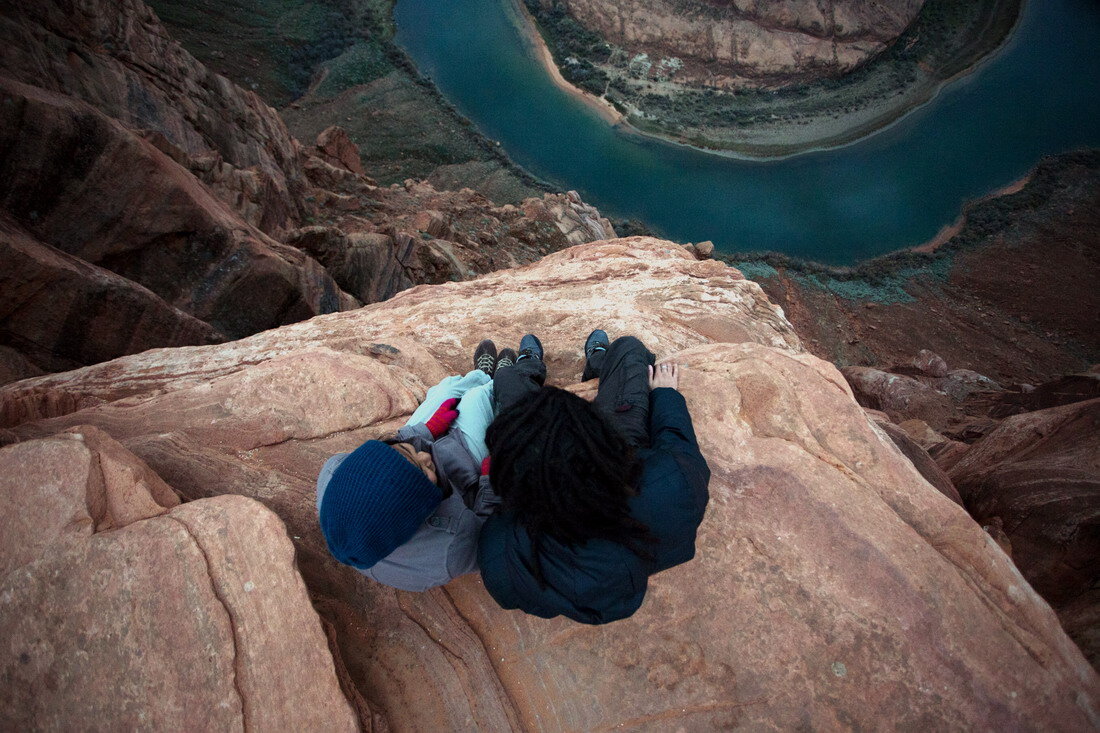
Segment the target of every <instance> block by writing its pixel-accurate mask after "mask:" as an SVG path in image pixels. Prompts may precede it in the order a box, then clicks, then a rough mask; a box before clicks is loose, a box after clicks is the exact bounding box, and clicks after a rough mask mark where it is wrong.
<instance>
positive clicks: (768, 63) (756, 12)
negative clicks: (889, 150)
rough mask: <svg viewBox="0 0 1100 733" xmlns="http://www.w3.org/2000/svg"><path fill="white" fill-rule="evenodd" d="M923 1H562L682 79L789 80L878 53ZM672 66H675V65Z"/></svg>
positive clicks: (836, 70) (832, 72) (841, 69)
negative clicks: (667, 61)
mask: <svg viewBox="0 0 1100 733" xmlns="http://www.w3.org/2000/svg"><path fill="white" fill-rule="evenodd" d="M923 4H924V2H923V0H904V1H903V2H893V3H877V2H866V1H865V0H830V1H829V2H810V1H809V0H785V1H784V2H779V3H775V2H759V1H758V0H644V2H625V1H623V0H565V1H564V2H563V3H562V5H563V6H564V8H565V9H566V10H567V11H568V12H569V13H570V14H571V15H572V16H573V17H574V18H576V19H577V20H579V21H580V22H581V23H582V24H584V25H585V26H586V27H588V28H590V29H592V30H594V31H596V32H597V33H599V34H600V35H601V36H603V37H604V38H606V39H608V40H609V41H611V42H612V43H614V44H616V45H618V46H622V47H624V48H625V49H627V51H628V52H629V53H631V54H638V53H645V54H647V55H648V56H649V57H650V61H652V63H654V64H657V63H659V62H660V61H661V59H662V58H675V59H677V60H678V62H679V63H680V64H682V68H683V71H681V72H679V73H678V79H680V80H681V81H687V80H691V81H695V82H708V83H710V84H712V85H718V86H725V83H724V82H725V80H728V79H736V78H743V79H775V78H780V77H782V78H784V79H786V80H788V81H789V80H794V79H798V78H815V77H819V76H836V75H839V74H843V73H845V72H847V71H850V70H851V69H853V68H855V67H856V66H858V65H860V64H862V63H864V62H866V61H867V60H868V59H870V58H873V57H874V56H875V55H877V54H878V53H880V52H881V51H882V50H883V49H884V48H886V46H887V45H888V44H889V43H891V42H892V41H893V40H894V39H895V38H897V36H898V35H900V34H901V32H902V31H904V30H905V28H906V27H907V26H908V25H909V24H910V23H911V22H912V20H913V18H915V17H916V15H917V12H919V11H920V9H921V6H922V5H923ZM677 68H678V69H679V68H681V67H677Z"/></svg>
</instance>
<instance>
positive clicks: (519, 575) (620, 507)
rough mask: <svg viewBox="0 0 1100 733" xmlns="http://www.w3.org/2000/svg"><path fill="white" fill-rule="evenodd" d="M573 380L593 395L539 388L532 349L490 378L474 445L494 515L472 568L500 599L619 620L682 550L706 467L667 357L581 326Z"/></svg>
mask: <svg viewBox="0 0 1100 733" xmlns="http://www.w3.org/2000/svg"><path fill="white" fill-rule="evenodd" d="M584 353H585V356H586V360H587V361H586V364H585V369H584V374H583V375H582V379H583V380H589V379H592V378H593V377H599V378H600V385H599V389H598V392H597V395H596V398H595V400H594V401H593V402H591V403H590V402H588V401H587V400H584V399H582V398H581V397H578V396H577V395H574V394H572V393H571V392H567V391H565V390H562V389H557V388H555V387H546V386H543V382H544V381H545V377H546V367H545V366H544V365H543V362H542V346H541V344H540V343H539V342H538V339H537V338H535V337H534V336H533V335H530V334H529V335H528V336H525V337H524V340H523V341H522V342H521V350H520V361H518V362H517V363H516V364H515V366H514V367H513V368H511V369H508V370H502V371H501V372H499V373H498V374H497V377H496V380H495V381H496V383H495V400H496V407H497V417H496V419H495V420H494V421H493V422H492V424H491V425H490V426H489V429H488V432H487V434H486V443H487V445H488V447H489V452H490V453H491V454H492V465H491V467H490V477H491V480H492V485H493V487H494V488H495V490H496V492H497V494H499V496H500V500H501V506H500V513H498V514H496V515H494V516H492V517H490V518H489V519H488V520H487V521H486V522H485V525H484V527H483V528H482V530H481V539H480V545H479V549H478V564H479V565H480V566H481V577H482V580H483V581H484V583H485V588H486V589H487V590H488V591H489V593H490V595H492V596H493V598H494V599H496V601H497V602H498V603H499V604H500V605H501V606H502V607H503V608H508V609H511V608H519V609H522V610H524V611H526V612H527V613H530V614H533V615H535V616H541V617H543V618H553V617H555V616H559V615H561V616H566V617H568V618H571V619H573V620H575V621H580V622H582V623H588V624H603V623H608V622H610V621H615V620H617V619H622V618H626V617H628V616H630V615H631V614H633V613H634V611H636V610H637V609H638V607H639V606H640V605H641V603H642V599H643V598H644V597H645V592H646V586H647V582H648V578H649V576H650V575H653V574H654V573H657V572H659V571H661V570H664V569H666V568H670V567H672V566H674V565H679V564H680V563H683V562H687V561H688V560H690V559H691V558H692V557H694V555H695V533H696V530H697V529H698V527H699V524H700V522H702V520H703V513H704V511H705V509H706V505H707V501H708V499H709V493H708V490H707V485H708V483H709V482H710V469H709V468H708V466H707V462H706V460H705V459H704V458H703V455H702V453H700V452H699V445H698V443H697V441H696V439H695V432H694V429H693V428H692V423H691V415H690V414H688V409H687V403H686V402H685V401H684V398H683V396H682V395H681V394H680V393H679V392H678V391H677V388H678V386H679V369H678V367H677V365H676V364H661V365H658V366H655V365H654V361H655V360H654V356H653V354H652V353H651V352H650V351H649V349H647V348H646V347H645V345H644V344H643V343H642V342H641V341H639V340H638V339H636V338H634V337H630V336H627V337H623V338H619V339H616V340H615V342H614V343H613V344H609V343H608V339H607V334H606V333H605V332H604V331H602V330H596V331H593V332H592V334H591V335H589V337H588V339H587V341H586V342H585V346H584Z"/></svg>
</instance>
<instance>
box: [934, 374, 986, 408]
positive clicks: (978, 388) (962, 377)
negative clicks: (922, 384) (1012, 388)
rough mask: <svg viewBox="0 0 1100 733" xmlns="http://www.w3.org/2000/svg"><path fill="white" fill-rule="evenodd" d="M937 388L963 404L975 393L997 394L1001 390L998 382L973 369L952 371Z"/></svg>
mask: <svg viewBox="0 0 1100 733" xmlns="http://www.w3.org/2000/svg"><path fill="white" fill-rule="evenodd" d="M935 386H936V389H938V390H939V391H941V392H943V393H944V394H946V395H947V396H948V397H950V398H951V399H953V400H955V401H956V402H962V401H963V400H965V399H966V398H967V397H969V396H970V395H972V394H974V393H975V392H995V391H998V390H1000V389H1001V385H999V384H998V383H997V382H995V381H994V380H992V379H990V378H989V377H987V376H985V375H984V374H978V373H977V372H975V371H973V370H971V369H952V370H951V371H949V372H948V373H947V374H946V375H944V378H943V379H942V380H938V381H937V382H936V383H935Z"/></svg>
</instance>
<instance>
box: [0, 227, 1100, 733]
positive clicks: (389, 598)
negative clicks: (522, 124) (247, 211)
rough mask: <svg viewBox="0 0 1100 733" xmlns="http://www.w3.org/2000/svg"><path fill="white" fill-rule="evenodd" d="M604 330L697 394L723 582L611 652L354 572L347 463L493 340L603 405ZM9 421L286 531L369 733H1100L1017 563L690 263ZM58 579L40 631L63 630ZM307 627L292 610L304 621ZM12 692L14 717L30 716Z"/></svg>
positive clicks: (342, 335) (674, 581) (699, 580)
mask: <svg viewBox="0 0 1100 733" xmlns="http://www.w3.org/2000/svg"><path fill="white" fill-rule="evenodd" d="M596 326H599V327H603V328H606V329H607V330H608V332H609V333H611V334H612V335H618V334H625V333H633V334H636V335H638V336H641V337H642V338H643V339H645V341H646V342H647V343H648V344H649V345H650V347H651V348H652V349H653V350H654V351H655V352H656V353H657V354H658V355H659V357H660V358H671V359H675V360H676V361H678V362H680V363H682V364H684V365H685V367H686V373H685V376H684V377H683V379H682V391H683V392H684V394H685V396H686V398H687V401H688V404H689V406H690V409H691V412H692V415H693V418H694V421H695V426H696V430H697V433H698V435H699V438H700V443H701V447H702V450H703V453H704V455H705V456H706V457H707V460H708V462H709V463H710V465H711V468H712V470H713V479H712V482H711V487H710V489H711V502H710V505H709V507H708V510H707V516H706V519H705V520H704V522H703V525H702V527H701V529H700V536H699V541H698V546H697V547H698V551H697V556H696V558H695V559H694V560H693V561H692V562H690V563H689V564H686V565H683V566H680V567H677V568H674V569H672V570H669V571H666V572H664V573H661V574H659V575H657V576H655V577H654V578H653V580H652V583H651V586H650V588H651V590H650V593H649V595H648V597H647V599H646V601H645V603H644V604H643V606H642V607H641V609H640V610H639V611H638V613H637V614H635V615H634V616H633V617H631V618H630V619H627V620H624V621H621V622H617V623H614V624H610V625H608V626H605V627H586V626H579V625H577V624H574V623H572V622H569V621H565V620H562V619H557V620H549V621H547V620H542V619H537V618H533V617H529V616H526V615H524V614H522V613H520V612H509V611H503V610H501V609H500V608H498V607H497V606H496V604H495V603H494V602H493V601H492V599H491V598H489V596H488V595H487V594H486V592H485V590H484V588H483V587H482V585H481V583H480V581H479V579H478V577H477V576H476V575H472V576H466V577H464V578H461V579H459V580H458V581H456V582H453V583H451V584H450V585H448V586H447V587H445V588H440V589H435V590H432V591H430V592H428V593H423V594H412V593H404V592H398V591H394V590H392V589H389V588H385V587H383V586H379V585H377V584H375V583H373V582H371V581H368V580H366V579H365V578H363V577H361V576H359V575H358V574H357V573H355V572H354V571H352V570H351V569H350V568H347V567H343V566H340V565H338V564H337V563H335V562H334V561H333V560H332V559H331V558H330V556H329V555H328V553H327V552H326V550H325V546H324V541H323V539H322V537H321V534H320V532H319V530H318V527H317V521H316V509H315V503H314V480H315V477H316V474H317V471H318V469H319V468H320V466H321V464H322V463H323V462H324V460H325V459H326V458H327V457H328V456H329V455H331V454H332V453H334V452H337V451H341V450H348V449H351V448H353V447H354V446H355V445H357V444H358V443H359V442H360V441H362V440H364V439H366V438H369V437H374V436H377V435H379V434H381V433H382V432H385V431H387V430H390V429H392V428H394V427H395V426H397V425H399V424H401V423H402V422H403V421H404V419H405V418H406V417H407V416H408V415H409V414H410V413H411V412H412V410H413V409H414V408H415V407H416V405H417V404H418V403H419V401H420V400H421V399H422V398H423V397H424V394H425V392H426V390H427V388H428V387H430V386H431V385H432V384H434V383H435V382H436V381H438V380H439V379H440V378H442V377H444V376H446V375H448V374H452V373H457V372H465V371H467V370H468V369H469V367H470V354H471V353H472V351H473V347H474V346H475V345H476V344H477V342H478V341H479V340H480V339H481V338H483V337H486V336H490V337H493V338H494V339H496V340H497V341H498V343H501V342H514V341H516V340H518V338H519V336H520V335H521V334H522V333H523V332H524V331H528V330H530V331H534V332H536V333H538V334H539V335H540V337H541V338H542V341H543V343H544V345H545V347H546V357H547V363H548V366H549V373H550V375H551V380H552V381H553V382H555V383H557V384H559V385H563V386H566V387H567V388H569V389H573V390H575V391H577V392H578V393H579V394H581V395H583V396H591V395H593V394H594V386H595V385H594V383H592V382H586V383H577V380H578V375H579V374H580V371H581V361H582V353H581V344H582V340H583V338H584V336H585V335H586V334H587V333H588V331H589V330H590V329H591V328H593V327H596ZM0 403H2V408H3V420H4V424H5V425H6V426H7V429H6V430H4V431H3V432H2V433H0V436H2V437H3V440H4V442H6V443H14V444H15V445H14V446H10V447H9V448H7V449H5V450H6V451H11V450H15V449H18V448H19V447H20V446H23V445H27V444H29V442H31V441H36V440H37V441H40V440H50V439H51V438H52V437H53V436H58V435H59V434H63V433H64V432H65V431H67V430H70V429H73V428H78V427H80V429H81V430H84V431H88V430H92V429H97V430H99V431H102V432H104V433H107V434H109V435H110V436H111V437H112V438H113V439H114V440H116V441H118V443H121V445H122V446H124V447H125V449H127V450H128V451H131V452H132V453H133V454H134V455H136V456H137V458H138V459H140V460H141V461H143V462H144V464H146V465H147V466H148V467H149V468H150V469H151V470H152V471H154V472H155V473H156V475H157V476H159V477H160V479H162V480H163V481H164V482H166V483H167V484H168V485H170V486H171V487H172V488H173V489H174V490H175V491H176V492H178V493H179V494H180V495H182V497H183V498H184V499H185V500H187V501H188V502H189V503H185V504H184V507H183V509H186V508H187V507H188V506H201V505H202V504H203V502H210V501H214V502H218V501H225V499H224V498H213V499H212V498H209V497H218V496H220V495H225V494H237V495H242V496H245V497H250V498H251V499H254V500H257V501H259V502H260V503H262V504H264V505H266V506H267V507H268V508H269V509H271V510H273V511H274V512H275V513H276V514H278V515H279V517H281V519H282V520H283V521H284V522H285V523H286V526H287V529H288V530H289V534H290V536H291V538H292V539H293V542H294V545H295V548H296V551H297V563H298V567H299V569H300V571H301V573H302V576H303V578H304V580H305V583H306V586H307V588H308V590H309V595H310V600H311V601H312V603H313V606H314V608H316V609H317V611H318V612H319V613H320V616H321V618H322V620H323V627H324V628H325V629H326V631H327V632H328V638H329V641H330V648H331V649H332V653H333V660H334V665H335V669H336V672H337V676H338V677H339V679H340V680H341V682H342V684H343V689H344V692H345V694H346V695H347V696H348V698H349V699H350V700H351V702H352V703H353V706H354V707H355V709H356V710H357V711H358V714H359V720H360V723H361V725H363V726H364V727H367V728H373V727H375V726H377V727H378V729H380V730H382V729H386V727H387V726H388V727H389V728H394V729H397V728H401V729H443V728H459V727H464V728H468V727H479V728H486V729H494V730H496V729H540V730H578V729H580V730H610V729H617V728H635V729H642V730H656V729H667V728H668V727H669V726H682V727H684V728H686V729H714V728H718V727H733V726H750V727H774V728H783V729H789V728H794V727H799V726H805V727H812V728H853V727H859V728H883V727H888V728H917V727H920V728H925V729H939V728H954V727H964V728H994V729H999V728H1019V727H1024V728H1043V729H1050V730H1081V729H1085V728H1087V727H1089V726H1096V725H1098V724H1100V720H1098V719H1097V717H1096V710H1097V708H1098V702H1100V678H1098V677H1097V674H1096V672H1095V671H1094V670H1093V669H1092V668H1091V667H1090V666H1089V664H1088V663H1087V662H1086V661H1085V659H1084V658H1083V656H1082V655H1081V653H1080V651H1079V650H1078V649H1077V648H1076V647H1075V646H1074V645H1073V643H1072V642H1071V641H1070V640H1069V638H1068V637H1067V636H1066V635H1065V633H1064V632H1063V631H1062V629H1061V628H1060V626H1059V624H1058V619H1057V618H1056V617H1055V615H1054V613H1053V612H1052V611H1051V609H1050V607H1049V606H1048V605H1047V603H1046V602H1044V601H1043V600H1042V599H1041V598H1040V597H1039V596H1038V595H1037V594H1036V593H1035V592H1034V591H1033V590H1032V589H1031V587H1030V586H1029V585H1028V584H1027V582H1026V581H1025V580H1024V579H1023V577H1022V576H1021V575H1020V573H1019V572H1018V571H1017V570H1016V568H1015V567H1014V566H1013V565H1012V563H1011V561H1010V560H1009V559H1008V557H1007V556H1006V555H1005V554H1004V553H1003V552H1002V551H1001V550H1000V549H999V548H998V547H997V545H996V544H995V543H994V542H993V541H992V540H991V539H990V538H989V537H988V535H986V533H985V532H983V531H982V529H981V528H980V527H979V526H978V525H977V524H976V523H975V522H974V521H973V520H972V519H971V518H970V517H969V516H968V515H967V514H966V513H965V511H964V510H963V509H962V508H961V507H960V506H959V505H958V504H956V503H955V502H954V501H952V500H951V499H949V498H948V497H947V496H945V495H944V494H942V493H940V491H938V490H937V489H936V488H934V487H933V486H932V485H931V484H929V483H928V482H927V481H926V480H925V479H924V478H922V477H921V475H920V474H919V473H918V472H917V470H916V469H915V468H914V467H913V464H912V463H910V461H909V460H908V459H907V458H906V457H905V456H904V455H903V454H902V453H901V452H900V451H899V450H898V449H897V448H895V447H894V444H893V443H892V442H891V440H890V439H889V438H888V437H887V436H886V434H885V433H883V432H882V430H881V429H880V428H878V427H877V426H876V425H875V424H874V423H873V422H872V421H871V420H870V419H869V418H868V417H867V415H866V414H865V413H864V411H863V410H862V409H861V408H860V407H859V406H858V405H857V404H856V402H855V400H854V399H853V396H852V392H851V390H850V388H849V387H848V385H847V383H846V381H845V380H844V378H843V377H842V376H841V374H840V373H839V372H838V371H837V370H836V368H835V367H833V366H832V365H830V364H828V363H826V362H824V361H822V360H820V359H818V358H816V357H814V356H812V355H811V354H809V353H807V352H806V351H805V350H804V349H803V347H802V345H801V343H800V342H799V339H798V338H797V336H796V335H795V334H794V331H793V329H792V328H791V326H790V324H789V323H788V322H787V320H786V319H785V318H784V316H783V313H782V311H781V310H780V309H779V308H778V307H776V306H775V305H773V304H772V303H770V302H769V301H768V300H767V298H766V297H765V296H764V294H763V292H762V291H761V290H760V288H759V286H757V285H756V284H754V283H752V282H750V281H748V280H745V279H744V278H743V277H742V275H741V274H740V273H739V272H738V271H737V270H735V269H733V268H731V267H729V266H727V265H724V264H722V263H719V262H715V261H698V260H696V259H694V258H693V257H691V256H690V255H688V254H687V253H686V252H685V251H684V249H683V248H682V247H680V246H678V245H674V244H672V243H668V242H662V241H659V240H655V239H651V238H628V239H617V240H611V241H604V242H596V243H592V244H586V245H581V246H577V247H573V248H570V249H567V250H563V251H561V252H556V253H553V254H550V255H548V256H547V257H545V258H543V259H542V260H541V261H539V262H537V263H535V264H532V265H528V266H526V267H522V268H518V269H513V270H507V271H501V272H497V273H492V274H489V275H485V276H482V277H480V278H478V279H476V280H471V281H466V282H456V283H445V284H441V285H421V286H417V287H414V288H412V289H410V290H406V291H404V292H402V293H399V294H398V295H396V296H395V297H393V298H392V299H390V300H388V301H386V302H384V303H377V304H373V305H370V306H366V307H364V308H361V309H358V310H354V311H347V312H341V313H334V314H329V315H323V316H318V317H315V318H313V319H311V320H309V321H305V322H301V323H296V324H292V325H287V326H283V327H280V328H278V329H274V330H270V331H266V332H263V333H260V334H257V335H255V336H251V337H248V338H245V339H241V340H239V341H235V342H232V343H226V344H216V345H208V346H193V347H182V348H174V349H159V350H152V351H147V352H145V353H142V354H137V355H132V356H126V357H122V358H119V359H116V360H114V361H111V362H107V363H104V364H99V365H94V366H89V367H85V368H83V369H80V370H77V371H72V372H67V373H63V374H54V375H47V376H43V377H38V378H35V379H30V380H24V381H22V382H19V383H15V384H12V385H8V386H6V387H4V388H2V389H0ZM81 426H83V427H81ZM47 465H48V464H47ZM33 476H34V470H33V469H32V468H29V467H28V469H27V470H26V471H24V472H22V473H20V475H19V476H18V477H16V478H15V479H9V480H17V481H18V480H23V481H31V480H33ZM170 511H171V512H177V511H181V509H172V510H170ZM194 511H197V509H196V510H194ZM4 521H5V522H18V521H20V516H19V514H18V513H16V512H7V513H5V518H4ZM153 521H159V520H153ZM235 531H236V530H235V529H234V528H233V527H232V526H231V527H230V528H229V529H228V530H227V533H228V535H227V536H228V537H229V538H232V537H234V533H235ZM270 533H271V534H278V532H277V531H276V530H271V531H270ZM5 536H8V535H7V534H5ZM95 561H96V560H95V558H94V557H92V558H91V559H90V560H89V561H88V562H93V563H94V562H95ZM74 562H76V561H74ZM93 567H94V566H93ZM89 569H93V568H89ZM47 571H48V568H43V570H42V572H47ZM50 577H51V576H40V579H39V581H38V582H40V583H41V584H42V586H43V587H44V588H45V589H46V590H44V591H43V592H42V595H41V596H40V599H41V600H40V601H39V608H44V609H47V610H51V612H57V613H61V614H62V615H63V614H64V613H67V612H69V611H68V610H67V609H66V608H64V607H61V606H57V607H56V608H55V606H54V605H51V604H62V603H63V602H64V597H63V596H62V595H61V593H62V590H63V588H61V587H59V586H57V584H56V583H57V582H56V581H51V580H50ZM135 597H136V598H137V600H136V601H135V602H137V603H143V602H145V601H144V600H143V597H142V596H135ZM300 607H301V605H300V601H296V600H295V598H294V597H287V598H285V599H284V602H283V603H282V604H281V606H280V611H281V612H290V611H293V610H294V609H300ZM58 608H60V609H61V610H60V611H58V610H57V609H58ZM295 612H296V611H295ZM20 613H21V612H20V611H19V610H18V609H15V608H14V607H13V606H10V605H8V606H5V607H4V608H3V609H2V610H0V629H3V635H4V636H5V638H8V639H11V640H12V641H10V642H9V644H8V645H7V647H6V649H5V652H4V655H5V657H4V659H3V661H2V666H3V669H5V670H6V672H5V674H8V672H7V671H8V670H11V669H13V668H19V669H21V668H20V667H19V665H20V664H21V663H22V662H21V660H22V659H23V656H22V655H26V656H27V658H29V659H35V658H37V657H36V656H35V655H37V654H39V653H40V651H39V647H34V646H33V645H31V643H30V642H29V641H28V639H30V638H32V637H31V636H27V635H26V634H24V635H22V636H20V635H18V634H13V633H12V629H14V628H16V627H17V624H18V623H21V621H20V618H21V617H20V616H18V614H20ZM266 618H268V621H269V622H272V623H273V621H271V619H274V618H275V615H271V616H269V617H266ZM178 621H179V619H175V618H170V617H163V618H162V619H161V623H162V625H163V627H164V628H168V627H171V626H173V625H175V624H176V623H178ZM245 622H246V623H247V620H245ZM55 628H57V629H61V631H57V632H55V633H63V629H64V627H62V626H58V627H55ZM49 633H51V632H49V631H44V632H42V634H46V635H47V637H48V634H49ZM123 633H124V634H125V633H137V632H136V630H133V629H130V630H128V631H125V632H123ZM35 638H38V637H35ZM43 638H46V637H43ZM308 673H310V672H309V670H304V671H303V674H308ZM326 674H327V673H326ZM24 684H25V685H29V686H30V688H29V689H31V690H38V689H45V688H47V687H48V685H49V684H50V678H49V676H48V673H47V671H43V672H42V673H41V674H40V675H38V676H34V675H30V676H28V677H27V678H26V681H25V682H24ZM2 689H3V692H2V693H0V694H2V695H4V696H5V699H4V700H3V705H2V706H0V707H3V708H4V709H8V708H10V707H11V706H13V705H16V704H17V701H16V700H15V699H13V698H12V696H13V695H15V694H16V693H15V691H14V689H13V687H12V686H11V685H4V686H3V688H2ZM20 689H24V688H20ZM84 722H86V721H84Z"/></svg>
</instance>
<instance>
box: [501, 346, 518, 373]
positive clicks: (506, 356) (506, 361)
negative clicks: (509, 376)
mask: <svg viewBox="0 0 1100 733" xmlns="http://www.w3.org/2000/svg"><path fill="white" fill-rule="evenodd" d="M515 364H516V352H515V351H513V350H512V349H504V350H502V351H501V352H500V356H498V357H497V371H500V368H501V367H506V366H515Z"/></svg>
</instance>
